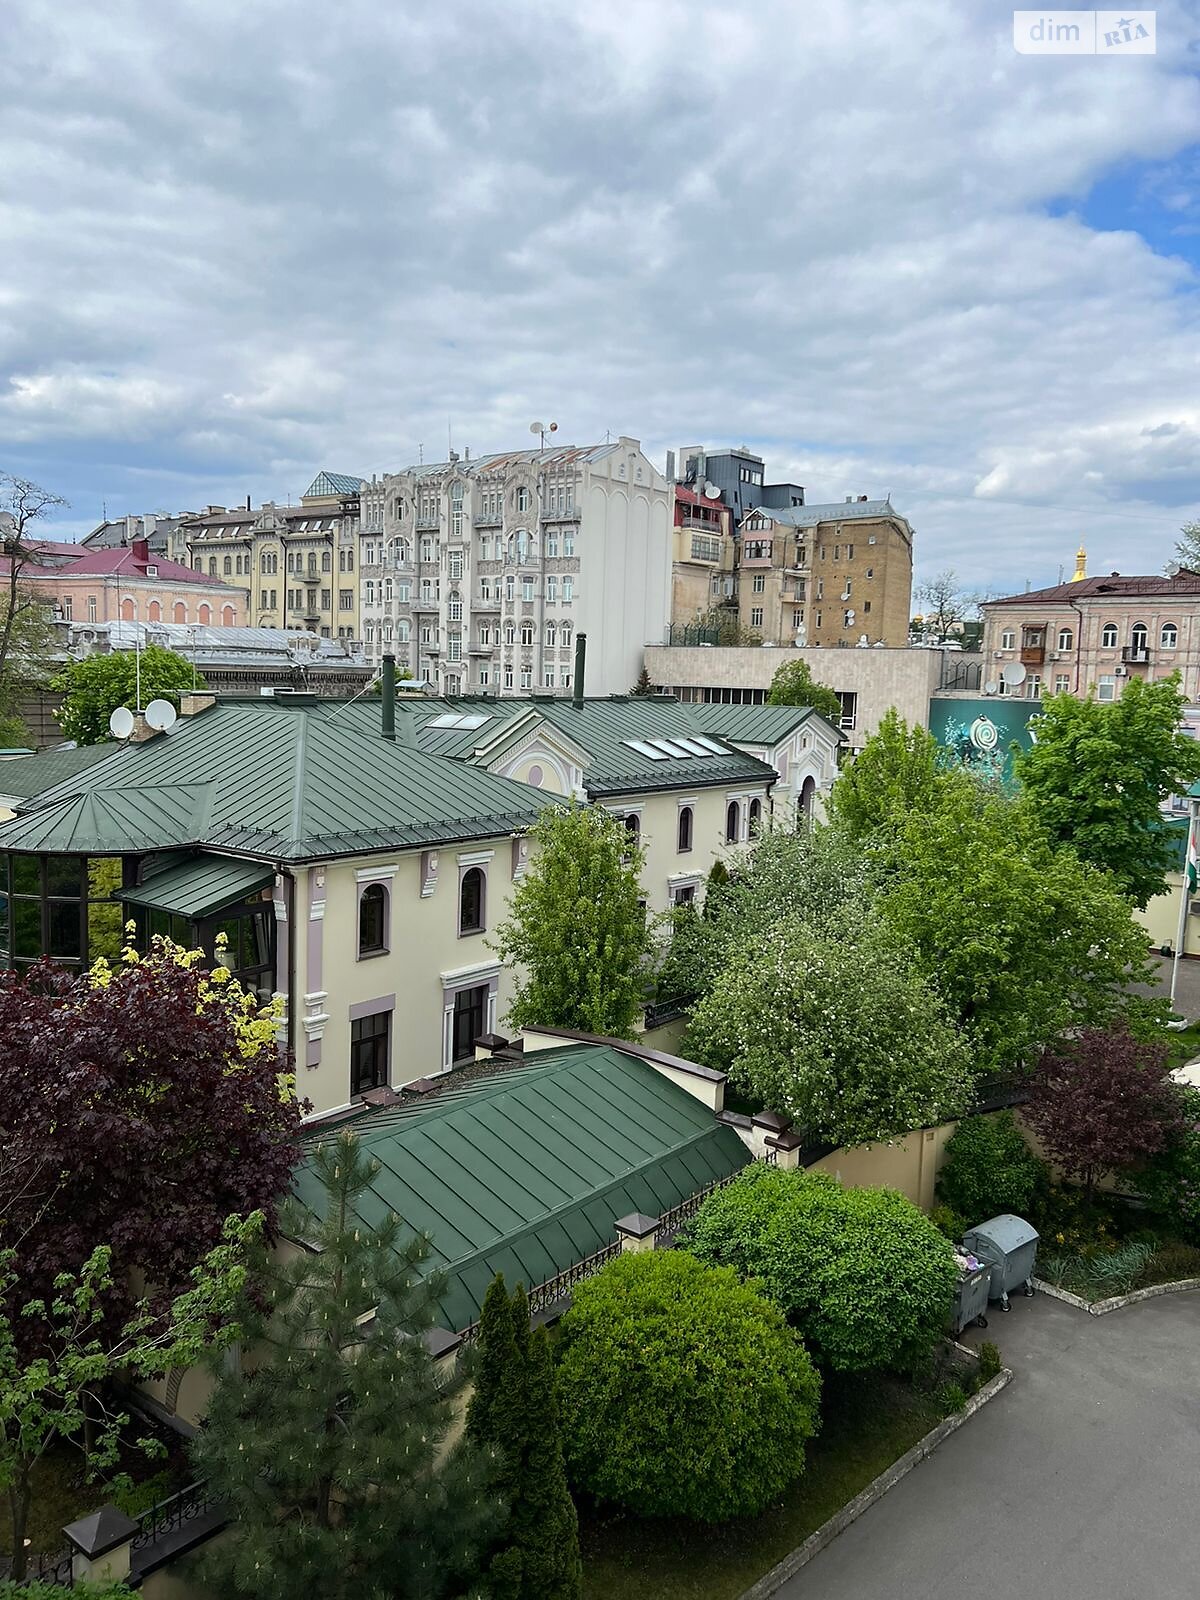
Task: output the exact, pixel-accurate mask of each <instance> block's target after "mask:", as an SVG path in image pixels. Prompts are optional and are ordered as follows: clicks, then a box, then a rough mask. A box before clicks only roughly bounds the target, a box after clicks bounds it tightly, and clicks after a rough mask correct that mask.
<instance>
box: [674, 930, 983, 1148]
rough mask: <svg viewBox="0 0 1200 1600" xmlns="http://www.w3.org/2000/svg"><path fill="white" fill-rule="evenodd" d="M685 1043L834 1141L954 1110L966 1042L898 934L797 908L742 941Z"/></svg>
mask: <svg viewBox="0 0 1200 1600" xmlns="http://www.w3.org/2000/svg"><path fill="white" fill-rule="evenodd" d="M685 1049H686V1050H687V1051H688V1052H689V1053H690V1054H691V1055H693V1056H695V1057H696V1058H697V1059H698V1060H701V1061H704V1062H707V1063H708V1064H709V1065H710V1066H715V1067H722V1068H724V1069H725V1070H727V1071H728V1072H729V1074H730V1077H731V1078H732V1080H733V1082H734V1084H735V1085H736V1086H737V1087H738V1088H739V1089H742V1090H744V1091H748V1092H749V1093H751V1094H753V1095H754V1096H755V1097H756V1098H757V1099H758V1100H760V1101H761V1102H763V1103H765V1104H766V1105H768V1106H770V1107H771V1109H772V1110H774V1111H780V1112H787V1113H788V1114H789V1115H790V1116H792V1117H794V1118H795V1119H796V1121H797V1122H799V1123H800V1124H801V1125H803V1126H804V1127H806V1128H809V1129H811V1130H812V1131H813V1132H814V1133H817V1134H819V1135H820V1137H822V1138H824V1139H828V1140H829V1141H831V1142H832V1143H833V1144H844V1145H856V1144H868V1143H871V1142H873V1141H875V1140H877V1139H886V1138H889V1137H891V1136H892V1135H894V1134H901V1133H908V1132H909V1131H910V1130H911V1129H913V1128H920V1127H925V1126H927V1125H929V1124H931V1123H937V1122H943V1121H945V1120H946V1118H947V1117H953V1116H956V1115H957V1114H958V1113H959V1112H960V1111H961V1110H962V1109H963V1107H964V1106H965V1105H966V1103H967V1101H968V1099H969V1097H970V1092H971V1082H972V1078H971V1072H970V1064H969V1058H968V1054H967V1049H966V1046H965V1043H964V1041H963V1039H962V1038H961V1036H960V1035H959V1033H958V1030H957V1029H956V1027H955V1025H954V1023H953V1021H952V1019H951V1016H950V1014H949V1012H948V1010H947V1008H946V1006H945V1004H944V1002H943V1001H942V1000H941V999H940V998H939V996H938V995H937V994H936V992H935V991H934V989H933V988H932V986H931V985H930V984H929V983H928V982H926V980H925V979H923V978H922V977H921V976H920V975H919V974H918V973H917V972H915V971H914V970H913V967H912V963H911V961H910V960H909V959H908V957H907V955H906V953H905V952H904V951H903V950H902V949H901V948H900V947H899V946H898V944H897V942H896V941H895V940H894V939H891V938H889V937H888V935H887V934H886V933H885V932H884V931H883V930H881V929H880V928H878V927H877V926H875V925H873V924H868V925H867V926H866V927H865V928H864V927H863V926H862V925H860V924H856V923H854V922H852V921H851V920H849V919H847V920H846V921H845V922H844V924H843V925H842V926H840V927H836V926H835V927H831V928H830V929H829V930H828V931H827V932H823V933H819V932H815V931H813V929H812V928H810V927H806V926H805V925H804V924H803V923H800V922H797V921H795V920H792V921H786V922H780V923H777V924H776V925H775V927H773V928H772V929H770V930H769V931H768V932H767V933H766V934H765V935H756V936H755V937H753V938H750V939H747V940H745V941H744V942H743V943H742V944H740V945H739V946H737V948H736V950H735V951H734V952H733V953H732V954H731V956H730V958H729V959H728V961H727V962H726V964H725V965H724V966H723V967H722V969H721V971H720V973H719V975H718V977H717V979H716V981H715V983H714V984H713V987H712V989H711V990H710V991H709V993H708V994H707V995H706V996H705V997H704V998H703V999H702V1000H701V1001H700V1002H699V1004H698V1005H697V1006H696V1008H695V1010H694V1011H693V1013H692V1017H691V1022H690V1024H689V1027H688V1032H687V1038H686V1043H685Z"/></svg>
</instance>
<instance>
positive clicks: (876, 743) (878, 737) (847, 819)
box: [827, 706, 946, 839]
mask: <svg viewBox="0 0 1200 1600" xmlns="http://www.w3.org/2000/svg"><path fill="white" fill-rule="evenodd" d="M938 763H939V755H938V743H937V740H936V739H935V738H934V737H933V735H932V734H930V733H926V731H925V729H924V728H921V727H918V726H915V725H914V726H913V727H911V728H910V727H909V725H908V723H907V722H906V721H905V720H904V718H903V717H902V716H900V714H899V712H898V711H897V710H896V709H895V707H894V706H893V707H892V709H891V710H890V711H889V712H888V713H887V715H886V716H885V717H884V719H883V721H882V722H881V723H880V724H879V727H878V728H877V729H876V731H875V732H874V733H873V734H872V735H871V737H870V738H869V739H868V740H867V742H866V744H865V745H864V746H863V748H862V750H861V751H860V752H859V754H858V755H857V756H855V758H854V760H853V761H852V762H851V763H850V765H849V766H847V767H845V768H843V770H842V772H841V773H840V774H839V776H838V778H837V781H836V782H835V784H834V786H833V789H832V790H831V792H830V795H829V802H828V806H827V811H828V815H829V820H830V822H831V823H833V824H834V825H835V826H837V827H839V828H841V829H842V830H843V831H844V832H845V833H846V834H847V835H848V836H849V837H850V838H852V839H863V838H865V837H867V836H868V835H870V834H873V833H875V832H876V831H877V830H879V829H880V828H883V827H885V826H887V825H889V824H893V823H896V822H898V821H900V820H902V819H903V818H904V817H906V816H907V815H908V814H909V813H910V812H913V811H929V810H931V809H933V808H934V807H936V805H937V803H938V796H939V794H940V792H941V790H942V788H943V787H944V785H945V781H946V778H945V775H944V774H943V773H942V772H941V770H940V769H939V764H938Z"/></svg>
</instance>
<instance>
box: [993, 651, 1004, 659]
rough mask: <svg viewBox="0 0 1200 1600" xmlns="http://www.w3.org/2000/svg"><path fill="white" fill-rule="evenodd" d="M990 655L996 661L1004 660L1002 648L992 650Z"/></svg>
mask: <svg viewBox="0 0 1200 1600" xmlns="http://www.w3.org/2000/svg"><path fill="white" fill-rule="evenodd" d="M992 655H993V657H994V658H995V659H996V660H997V661H1003V660H1004V651H1003V650H993V651H992Z"/></svg>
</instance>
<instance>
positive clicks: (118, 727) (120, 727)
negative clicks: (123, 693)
mask: <svg viewBox="0 0 1200 1600" xmlns="http://www.w3.org/2000/svg"><path fill="white" fill-rule="evenodd" d="M133 727H134V722H133V712H132V711H130V709H129V707H128V706H118V707H117V709H116V710H115V711H114V712H113V714H112V716H111V717H109V719H108V731H109V733H111V734H112V736H113V738H114V739H128V737H129V735H130V734H131V733H132V732H133Z"/></svg>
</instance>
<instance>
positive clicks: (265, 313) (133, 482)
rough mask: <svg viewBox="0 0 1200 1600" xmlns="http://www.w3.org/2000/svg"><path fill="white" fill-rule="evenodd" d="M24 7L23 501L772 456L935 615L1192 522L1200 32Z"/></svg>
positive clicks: (16, 41) (465, 12)
mask: <svg viewBox="0 0 1200 1600" xmlns="http://www.w3.org/2000/svg"><path fill="white" fill-rule="evenodd" d="M1157 43H1158V49H1157V54H1156V55H1153V56H1140V57H1136V58H1132V59H1129V58H1127V59H1123V60H1119V59H1111V58H1108V57H1104V58H1098V57H1074V56H1043V57H1036V56H1024V55H1019V54H1017V53H1016V52H1015V50H1014V48H1013V38H1012V12H1011V9H1006V8H1004V7H1001V6H1000V5H998V4H996V3H995V0H805V3H804V4H800V3H798V0H791V3H789V4H780V3H776V0H755V3H754V4H753V5H751V4H750V3H749V0H741V3H739V4H723V3H712V4H701V3H684V0H678V3H674V0H604V3H603V4H587V5H585V4H579V3H574V4H566V5H558V6H550V5H547V4H545V3H544V0H542V3H539V4H536V5H535V4H526V3H524V0H500V3H497V0H487V3H476V0H447V3H445V4H441V5H430V4H429V3H428V0H422V3H420V4H417V3H415V0H389V3H386V4H385V3H383V0H374V3H364V0H341V3H340V4H339V5H337V6H330V5H328V4H321V5H317V4H315V3H310V0H288V3H286V4H285V3H282V0H254V3H253V4H246V3H245V0H237V3H233V0H174V3H172V4H170V5H163V4H162V3H161V0H158V3H155V4H150V3H148V0H106V3H105V4H104V6H102V7H98V6H96V5H94V4H91V3H89V4H87V5H85V4H83V3H81V0H53V3H50V0H15V4H14V0H8V4H7V5H6V6H5V7H4V8H3V17H2V19H0V470H7V471H10V472H15V473H19V474H22V475H25V476H28V477H32V478H35V479H37V480H38V481H39V482H41V483H43V484H45V485H47V486H49V487H51V488H54V489H56V490H58V491H59V492H60V493H62V494H63V495H65V496H66V497H67V498H68V499H69V501H70V502H71V504H70V509H69V510H67V511H65V512H64V513H63V514H62V517H61V520H60V521H59V523H58V524H57V527H58V530H59V531H60V532H61V533H62V534H64V535H67V536H74V535H75V534H77V533H80V532H83V531H86V530H87V529H88V528H89V527H91V526H93V525H94V523H95V522H96V521H97V520H99V517H100V515H101V510H102V507H103V506H105V505H106V506H107V510H108V512H109V514H110V515H114V514H120V513H124V512H126V511H146V510H154V509H165V510H177V509H182V508H185V507H193V506H196V505H199V504H203V503H206V502H209V501H215V502H217V503H222V504H231V503H235V502H237V501H238V500H244V498H245V496H246V495H247V494H250V495H252V496H253V497H254V499H255V502H256V503H257V502H258V501H259V500H261V499H265V498H275V499H278V500H286V499H287V498H288V497H289V496H291V497H293V498H294V497H295V496H297V495H299V494H300V493H301V492H302V490H303V489H304V487H305V486H306V484H307V483H308V481H309V479H310V478H311V477H312V476H313V475H314V473H315V472H316V471H317V470H318V469H320V468H321V467H328V468H331V469H333V470H335V471H341V472H353V473H362V474H366V475H369V474H370V473H371V472H373V471H384V470H388V469H395V468H397V467H400V466H403V465H406V464H408V463H409V462H410V461H413V460H415V459H416V458H417V454H418V449H419V448H423V450H424V455H425V459H426V460H429V459H431V458H435V457H440V456H444V454H445V450H446V440H447V430H448V428H450V429H452V433H453V441H454V445H455V447H456V448H458V449H461V448H462V447H463V446H469V447H470V448H471V450H472V451H473V452H479V453H482V452H484V451H488V450H494V449H501V448H504V447H506V446H511V445H514V444H524V443H527V442H528V439H529V435H528V431H527V430H528V425H529V423H530V421H531V420H533V419H534V418H541V419H542V420H545V421H550V420H551V419H553V420H556V421H557V422H558V424H559V435H558V437H559V438H560V439H563V440H565V441H567V442H573V443H581V444H582V443H585V442H590V441H592V440H595V439H597V438H603V437H604V433H605V430H606V429H611V430H612V431H613V432H614V433H617V432H621V433H629V434H632V435H634V436H635V437H638V438H640V439H641V440H642V441H643V444H644V446H645V447H646V449H647V450H648V452H649V453H650V454H651V455H652V456H654V457H655V458H656V459H658V460H659V461H660V464H661V461H662V456H663V453H664V452H665V450H666V449H667V448H669V447H671V446H678V445H680V444H691V443H697V442H705V443H708V444H710V445H717V444H722V443H746V444H749V445H750V446H751V447H753V448H757V449H758V450H760V451H761V453H762V454H764V455H765V456H766V457H767V460H768V466H769V470H770V471H771V474H772V475H773V476H778V477H790V478H793V479H798V480H799V481H800V482H802V483H804V484H805V485H806V486H807V488H808V497H809V499H810V500H825V499H830V500H836V499H841V498H842V497H843V496H844V495H846V494H851V493H869V494H871V495H877V494H883V493H885V492H888V491H890V492H891V494H892V497H893V500H894V501H895V503H896V504H897V505H898V506H899V507H900V508H901V509H902V510H904V511H905V512H906V513H907V514H908V515H909V516H910V518H911V520H912V521H913V523H914V526H915V527H916V530H917V538H918V547H917V554H918V567H919V570H920V572H921V573H923V574H929V573H931V572H932V571H934V570H936V569H939V568H942V567H944V566H947V565H952V566H954V567H955V568H956V569H957V570H958V572H959V573H960V574H961V576H962V577H963V578H964V579H965V580H967V581H968V582H969V583H971V584H972V585H975V586H977V587H980V588H984V587H986V588H990V589H991V590H993V591H994V592H1003V591H1005V590H1007V589H1012V588H1019V587H1022V586H1023V585H1024V582H1025V580H1026V579H1029V580H1031V581H1032V582H1033V583H1034V584H1040V583H1043V582H1053V581H1054V580H1055V578H1056V577H1057V573H1058V568H1059V565H1060V564H1066V566H1067V569H1068V571H1069V570H1070V563H1071V558H1072V555H1073V552H1074V550H1075V547H1076V545H1077V544H1078V542H1079V540H1080V538H1081V537H1082V538H1083V539H1084V540H1085V541H1086V544H1087V547H1088V551H1089V557H1090V564H1091V569H1092V570H1093V571H1097V570H1099V571H1105V570H1110V569H1113V568H1120V569H1121V570H1124V571H1127V572H1128V571H1155V570H1158V569H1159V568H1161V566H1162V564H1163V562H1164V561H1165V560H1166V559H1167V558H1168V557H1169V555H1170V554H1171V549H1172V544H1173V540H1174V536H1175V532H1176V530H1177V528H1178V526H1179V524H1180V523H1181V522H1183V521H1184V520H1186V519H1188V518H1191V517H1196V516H1200V359H1198V358H1200V294H1198V292H1197V291H1198V287H1200V279H1198V269H1200V81H1198V76H1197V74H1198V70H1200V0H1188V3H1184V4H1178V3H1177V4H1172V5H1169V6H1166V7H1160V8H1159V10H1158V13H1157Z"/></svg>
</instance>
